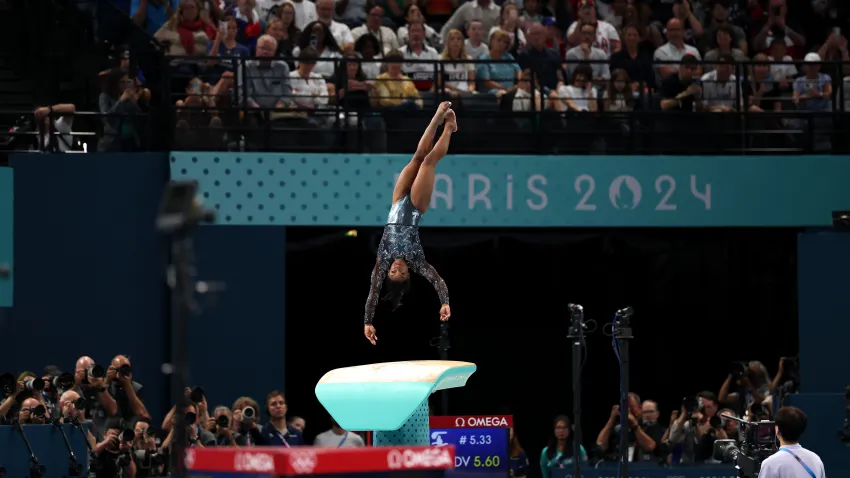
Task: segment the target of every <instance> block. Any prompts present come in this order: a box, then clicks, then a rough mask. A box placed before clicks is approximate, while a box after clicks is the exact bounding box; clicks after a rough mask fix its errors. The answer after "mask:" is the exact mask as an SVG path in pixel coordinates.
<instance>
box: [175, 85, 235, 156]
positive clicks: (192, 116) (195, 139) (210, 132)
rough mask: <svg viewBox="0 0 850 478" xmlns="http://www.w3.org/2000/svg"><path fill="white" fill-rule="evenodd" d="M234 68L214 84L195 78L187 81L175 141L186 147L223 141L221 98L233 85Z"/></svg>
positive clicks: (178, 116)
mask: <svg viewBox="0 0 850 478" xmlns="http://www.w3.org/2000/svg"><path fill="white" fill-rule="evenodd" d="M232 78H233V73H232V72H229V71H228V72H225V73H224V74H223V75H222V77H221V78H220V79H219V81H218V83H217V84H216V85H215V86H210V84H209V83H205V82H203V81H202V80H201V79H200V78H197V77H196V78H192V79H190V80H189V82H188V84H187V85H186V97H185V99H182V100H177V101H176V102H175V106H177V108H178V109H177V124H176V127H177V130H178V131H179V134H178V135H177V138H176V141H178V142H179V143H180V144H181V145H184V146H186V147H191V146H194V147H196V148H197V147H199V146H200V147H203V146H201V145H210V144H215V145H217V143H218V142H219V141H221V128H222V123H221V119H220V118H219V116H218V113H219V109H220V108H219V101H220V99H221V97H222V96H223V94H225V93H226V92H227V90H228V89H229V88H230V87H231V83H232Z"/></svg>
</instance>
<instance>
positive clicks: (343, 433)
mask: <svg viewBox="0 0 850 478" xmlns="http://www.w3.org/2000/svg"><path fill="white" fill-rule="evenodd" d="M313 446H318V447H325V448H359V447H362V446H365V443H363V439H362V438H360V435H358V434H356V433H352V432H350V431H347V430H343V429H342V427H340V426H339V424H338V423H337V422H336V420H334V419H333V417H331V428H330V430H327V431H324V432H322V433H319V434H318V435H316V439H315V440H313Z"/></svg>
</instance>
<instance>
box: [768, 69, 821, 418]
mask: <svg viewBox="0 0 850 478" xmlns="http://www.w3.org/2000/svg"><path fill="white" fill-rule="evenodd" d="M803 61H804V63H803V76H801V77H799V78H797V79H796V80H795V81H794V96H793V101H794V104H795V105H797V109H799V110H803V111H814V112H820V113H826V112H829V111H832V79H831V78H830V77H829V75H827V74H825V73H821V71H820V62H821V58H820V56H818V54H817V53H809V54H807V55H806V58H805V59H804V60H803ZM804 121H805V120H798V122H800V123H802V124H800V125H799V126H800V127H801V129H803V130H808V129H809V128H814V129H815V131H816V134H815V135H814V136H815V137H814V141H815V144H814V145H812V146H813V147H814V148H815V149H817V150H819V151H828V150H829V149H830V148H831V140H830V135H831V133H832V121H831V118H829V117H824V116H816V117H814V118H812V121H811V122H806V123H808V125H806V124H805V123H803V122H804ZM806 136H808V135H804V137H803V138H801V141H808V138H807V137H806ZM770 383H771V382H770V381H769V378H768V381H767V384H770ZM759 397H763V398H765V400H758V398H759ZM762 402H767V400H766V396H765V395H759V396H756V397H755V398H754V403H756V404H761V403H762Z"/></svg>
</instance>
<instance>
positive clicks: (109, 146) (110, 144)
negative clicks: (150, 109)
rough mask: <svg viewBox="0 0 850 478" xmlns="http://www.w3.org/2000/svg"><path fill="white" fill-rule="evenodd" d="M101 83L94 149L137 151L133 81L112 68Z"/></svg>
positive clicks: (123, 72) (120, 70)
mask: <svg viewBox="0 0 850 478" xmlns="http://www.w3.org/2000/svg"><path fill="white" fill-rule="evenodd" d="M190 1H191V0H190ZM101 83H102V90H101V93H100V97H99V98H98V103H99V107H100V112H101V113H102V114H104V116H103V118H102V121H103V136H101V138H100V140H99V141H98V144H97V150H98V151H99V152H109V151H112V152H114V151H133V150H135V149H137V148H138V146H139V139H138V136H137V134H136V128H135V125H134V124H133V118H132V115H134V114H136V113H138V112H139V107H138V106H137V104H136V103H137V101H138V95H137V92H136V87H135V85H134V84H133V80H132V79H130V78H128V77H127V72H126V71H124V70H122V69H119V68H115V69H112V70H110V71H109V72H107V73H106V74H103V75H102V77H101ZM125 116H131V117H130V118H127V117H125Z"/></svg>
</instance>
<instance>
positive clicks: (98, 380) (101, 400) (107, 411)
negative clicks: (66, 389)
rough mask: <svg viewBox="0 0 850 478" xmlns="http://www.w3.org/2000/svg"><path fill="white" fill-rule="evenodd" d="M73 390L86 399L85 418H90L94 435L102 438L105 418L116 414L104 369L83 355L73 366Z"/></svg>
mask: <svg viewBox="0 0 850 478" xmlns="http://www.w3.org/2000/svg"><path fill="white" fill-rule="evenodd" d="M74 384H75V385H76V387H75V388H74V391H75V392H77V393H78V394H79V395H80V396H81V397H83V398H85V400H86V410H85V413H86V418H88V419H90V420H92V425H93V426H94V430H93V431H92V433H94V435H95V437H96V438H97V439H98V440H103V435H104V432H105V430H106V428H105V426H106V420H107V419H108V418H110V417H114V416H116V415H118V403H117V402H116V401H115V399H114V398H112V395H110V394H109V390H107V388H106V370H104V368H103V367H101V366H98V365H97V364H96V363H95V361H94V360H93V359H92V358H91V357H87V356H83V357H80V358H79V359H78V360H77V364H76V365H75V367H74Z"/></svg>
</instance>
